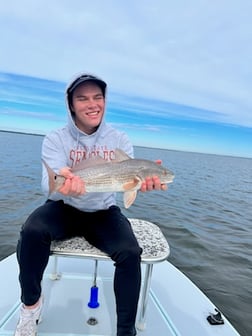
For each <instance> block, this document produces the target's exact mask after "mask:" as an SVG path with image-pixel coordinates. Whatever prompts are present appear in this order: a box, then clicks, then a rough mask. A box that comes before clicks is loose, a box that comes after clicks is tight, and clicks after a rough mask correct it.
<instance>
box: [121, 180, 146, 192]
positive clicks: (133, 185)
mask: <svg viewBox="0 0 252 336" xmlns="http://www.w3.org/2000/svg"><path fill="white" fill-rule="evenodd" d="M141 184H142V181H141V179H140V178H139V177H137V176H136V177H134V178H133V179H132V180H131V181H128V182H125V183H124V184H123V190H125V192H126V191H132V190H136V189H139V188H140V186H141Z"/></svg>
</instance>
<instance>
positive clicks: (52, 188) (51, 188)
mask: <svg viewBox="0 0 252 336" xmlns="http://www.w3.org/2000/svg"><path fill="white" fill-rule="evenodd" d="M42 162H43V164H44V166H45V167H46V170H47V174H48V183H49V193H48V196H50V195H51V194H52V193H53V192H54V191H56V183H55V180H56V178H57V176H58V175H57V174H56V173H55V172H54V171H53V170H52V169H51V168H50V167H49V166H48V164H47V163H46V162H45V160H43V159H42Z"/></svg>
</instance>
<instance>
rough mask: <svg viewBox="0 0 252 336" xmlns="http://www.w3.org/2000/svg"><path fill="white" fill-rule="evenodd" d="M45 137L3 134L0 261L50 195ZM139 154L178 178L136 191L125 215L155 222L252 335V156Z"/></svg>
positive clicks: (182, 265)
mask: <svg viewBox="0 0 252 336" xmlns="http://www.w3.org/2000/svg"><path fill="white" fill-rule="evenodd" d="M42 140H43V138H42V137H41V136H34V135H24V134H15V133H7V132H0V166H1V175H0V208H1V209H0V210H1V212H0V213H1V217H0V260H1V259H3V258H4V257H6V256H7V255H9V254H11V253H13V252H14V251H15V247H16V243H17V239H18V234H19V230H20V226H21V225H22V223H23V222H24V221H25V219H26V217H27V216H28V214H29V213H30V212H31V211H33V210H34V209H35V208H36V207H37V206H38V205H40V204H41V203H42V202H44V200H45V197H44V195H43V194H42V193H41V191H40V178H41V162H40V152H41V143H42ZM135 156H136V157H139V158H147V159H151V160H155V159H162V161H163V164H164V165H165V166H167V167H168V168H170V169H171V170H173V171H174V173H175V175H176V178H175V180H174V182H173V183H172V184H170V186H169V190H168V191H167V192H152V193H145V194H143V193H139V194H138V196H137V200H136V202H135V203H134V205H133V206H132V207H131V208H129V209H128V210H123V211H124V213H125V215H127V216H128V217H138V218H142V219H146V220H149V221H152V222H154V223H156V224H158V225H159V227H160V228H161V229H162V231H163V232H164V234H165V236H166V238H167V240H168V242H169V244H170V247H171V255H170V258H169V260H170V261H171V262H172V263H173V264H174V265H175V266H176V267H178V268H179V269H180V270H181V271H182V272H184V273H185V274H186V275H187V276H188V277H189V278H190V279H191V280H192V281H193V282H194V283H195V284H196V285H197V286H198V287H199V288H200V289H201V290H202V291H203V292H204V293H205V294H206V295H207V296H208V297H209V298H210V299H211V300H212V301H213V302H214V304H215V305H216V306H217V307H218V308H219V309H221V310H222V312H223V313H224V314H225V315H226V316H227V317H228V319H229V320H230V322H231V323H232V324H233V325H234V327H235V328H236V329H237V330H238V331H239V332H240V334H241V335H242V336H251V335H252V325H251V314H252V210H251V209H252V159H246V158H234V157H228V156H217V155H207V154H197V153H187V152H178V151H169V150H160V149H149V148H141V147H136V148H135ZM118 203H119V205H121V204H122V201H121V194H119V196H118ZM202 336H203V335H202Z"/></svg>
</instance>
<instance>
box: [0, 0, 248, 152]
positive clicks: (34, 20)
mask: <svg viewBox="0 0 252 336" xmlns="http://www.w3.org/2000/svg"><path fill="white" fill-rule="evenodd" d="M251 12H252V2H251V1H250V0H242V1H234V0H233V1H232V0H229V1H228V0H222V1H218V2H217V1H212V0H190V1H186V0H178V1H169V0H156V1H152V0H138V1H133V0H128V1H116V0H107V1H100V0H93V1H85V0H73V1H71V2H70V1H64V0H54V1H49V0H43V1H42V0H37V1H32V0H24V1H19V0H9V1H8V2H1V4H0V37H1V53H0V129H5V130H13V131H24V132H32V133H43V134H44V133H47V132H48V131H50V130H52V129H54V128H57V127H61V126H62V125H64V124H65V122H66V111H65V103H64V89H65V86H66V84H67V82H68V81H69V80H71V79H72V77H73V76H75V75H76V74H77V73H80V72H82V71H87V72H91V73H94V74H97V75H98V76H100V77H102V78H104V79H105V80H106V81H107V83H108V85H109V90H108V99H107V115H106V117H107V120H108V121H109V122H111V123H112V124H113V125H114V126H116V127H118V128H120V129H122V130H124V131H126V132H127V133H128V134H129V136H130V138H131V139H132V142H133V143H134V144H135V145H141V146H150V147H161V148H168V149H175V150H186V151H196V152H204V153H215V154H226V155H235V156H245V157H252V94H251V92H252V67H251V59H252V35H251V31H252V20H251Z"/></svg>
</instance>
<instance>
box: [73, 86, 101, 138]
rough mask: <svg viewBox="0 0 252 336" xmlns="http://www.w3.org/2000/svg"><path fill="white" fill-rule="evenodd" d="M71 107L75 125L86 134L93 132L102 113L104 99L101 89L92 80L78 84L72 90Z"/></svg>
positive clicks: (99, 121)
mask: <svg viewBox="0 0 252 336" xmlns="http://www.w3.org/2000/svg"><path fill="white" fill-rule="evenodd" d="M71 107H72V111H73V112H74V114H75V123H76V126H77V127H78V128H79V129H80V130H81V131H83V132H85V133H86V134H92V133H94V132H95V131H96V130H97V127H98V126H99V125H100V123H101V120H102V118H103V114H104V108H105V99H104V97H103V94H102V90H101V89H100V87H99V86H98V85H96V84H95V83H92V82H87V83H83V84H80V85H79V86H77V88H76V89H75V90H74V92H73V98H72V106H71Z"/></svg>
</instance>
